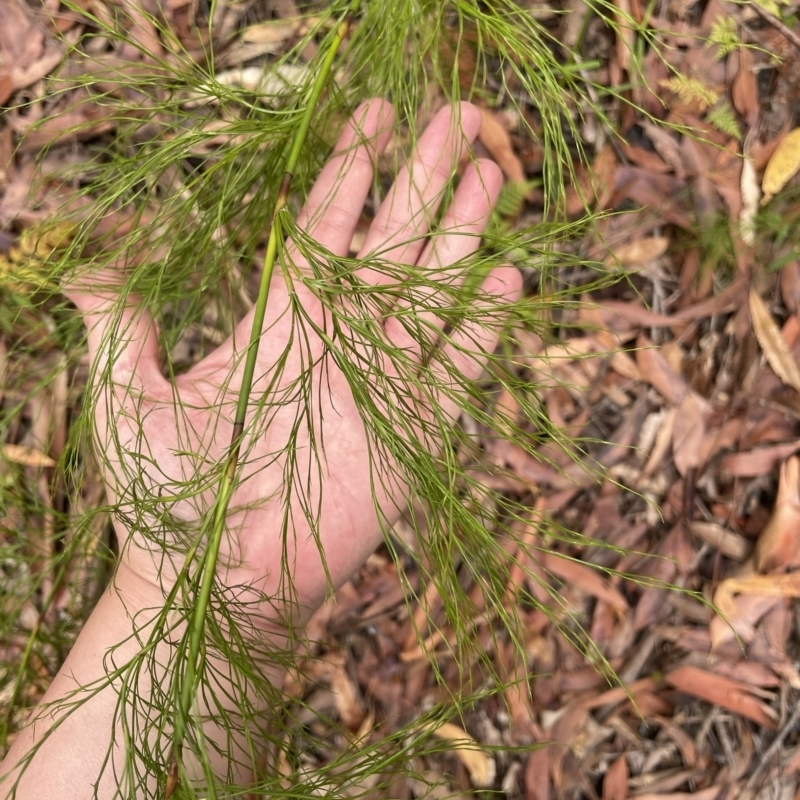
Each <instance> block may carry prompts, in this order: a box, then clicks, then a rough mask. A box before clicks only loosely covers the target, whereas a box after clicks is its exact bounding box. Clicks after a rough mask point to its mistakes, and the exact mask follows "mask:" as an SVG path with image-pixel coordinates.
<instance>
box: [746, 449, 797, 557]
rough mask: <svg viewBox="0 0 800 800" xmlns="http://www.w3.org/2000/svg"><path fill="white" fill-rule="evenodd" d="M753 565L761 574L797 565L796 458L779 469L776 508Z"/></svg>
mask: <svg viewBox="0 0 800 800" xmlns="http://www.w3.org/2000/svg"><path fill="white" fill-rule="evenodd" d="M753 565H754V566H755V568H756V570H757V571H758V572H762V573H763V572H775V571H776V570H782V569H789V568H791V567H796V566H800V458H797V456H793V457H792V458H789V459H787V460H786V461H785V462H784V463H783V465H782V466H781V473H780V483H779V485H778V497H777V499H776V500H775V508H774V509H773V511H772V516H771V517H770V518H769V521H768V522H767V524H766V525H765V526H764V530H763V531H761V535H760V536H759V537H758V540H757V541H756V546H755V550H754V551H753Z"/></svg>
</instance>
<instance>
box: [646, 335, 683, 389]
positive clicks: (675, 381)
mask: <svg viewBox="0 0 800 800" xmlns="http://www.w3.org/2000/svg"><path fill="white" fill-rule="evenodd" d="M636 346H637V347H638V350H637V351H636V365H637V366H638V367H639V370H640V371H641V373H642V378H643V379H644V380H646V381H647V382H648V383H650V384H651V385H652V386H653V388H654V389H655V390H656V391H657V392H659V394H661V396H662V397H663V398H664V399H665V400H666V401H667V402H669V403H672V404H673V405H678V404H679V403H680V402H681V401H682V400H683V398H684V397H685V396H686V394H687V392H688V391H689V387H688V386H687V385H686V382H685V381H684V380H683V378H682V377H681V376H680V375H678V373H676V372H675V370H673V369H672V367H670V365H669V362H668V361H667V359H666V357H665V356H664V354H663V353H662V352H661V350H659V349H658V348H657V347H654V346H653V344H652V343H651V342H650V341H649V340H648V339H646V338H645V337H644V336H641V337H639V339H638V341H637V342H636Z"/></svg>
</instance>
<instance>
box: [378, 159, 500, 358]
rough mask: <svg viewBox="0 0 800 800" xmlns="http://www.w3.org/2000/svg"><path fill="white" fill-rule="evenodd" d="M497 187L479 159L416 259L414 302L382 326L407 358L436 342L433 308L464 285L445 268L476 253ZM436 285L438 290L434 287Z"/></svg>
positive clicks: (495, 176)
mask: <svg viewBox="0 0 800 800" xmlns="http://www.w3.org/2000/svg"><path fill="white" fill-rule="evenodd" d="M502 186H503V174H502V172H501V171H500V168H499V167H498V166H497V165H496V164H495V163H494V162H493V161H489V160H486V159H481V160H479V161H478V162H477V163H476V164H474V165H470V166H469V167H468V168H467V171H466V172H465V173H464V177H463V178H462V179H461V183H459V185H458V189H457V190H456V193H455V197H454V198H453V202H452V204H451V205H450V208H449V209H448V210H447V213H446V214H445V215H444V219H443V220H442V224H441V231H440V232H439V233H437V234H435V236H434V238H433V239H432V241H430V242H429V243H428V245H427V246H426V248H425V250H424V252H423V253H422V256H421V257H420V260H419V266H420V267H421V268H422V269H423V270H425V271H426V275H425V277H426V279H427V280H426V282H425V283H423V284H422V285H420V286H417V287H415V289H414V296H413V298H411V299H409V300H403V301H402V302H400V303H398V305H397V310H398V313H397V315H396V316H393V317H390V318H389V320H388V321H387V323H386V335H387V337H388V339H389V341H391V342H392V344H394V345H395V346H397V347H398V348H399V349H401V350H405V351H406V352H407V355H409V356H410V357H411V358H416V359H417V360H419V358H420V357H421V353H422V351H423V350H426V351H427V350H428V349H429V346H431V345H432V344H433V343H434V342H435V338H436V332H437V330H441V329H442V328H443V327H444V319H443V318H442V315H441V314H437V312H436V308H437V307H442V306H446V305H449V304H450V303H451V302H452V299H451V298H452V296H451V295H450V291H452V290H454V289H457V288H458V286H460V285H461V284H463V282H464V280H465V278H466V275H467V273H466V271H465V270H464V269H458V270H457V271H456V272H453V271H451V270H449V269H447V268H448V267H449V266H450V265H452V264H456V263H458V262H459V261H461V260H462V259H465V258H467V257H468V256H470V255H472V254H473V253H474V252H475V251H476V250H477V249H478V246H479V245H480V235H481V234H482V233H483V232H484V230H486V225H487V224H488V222H489V218H490V217H491V213H492V209H493V208H494V204H495V203H496V202H497V197H498V195H499V194H500V189H501V188H502ZM428 270H429V271H428ZM428 281H429V282H428ZM437 284H438V285H439V286H440V287H441V288H439V289H437ZM426 309H429V310H426ZM410 312H413V313H410Z"/></svg>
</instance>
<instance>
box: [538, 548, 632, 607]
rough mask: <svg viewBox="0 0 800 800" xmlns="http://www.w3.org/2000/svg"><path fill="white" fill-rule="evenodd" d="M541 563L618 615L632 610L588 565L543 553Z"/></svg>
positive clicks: (620, 594) (605, 579)
mask: <svg viewBox="0 0 800 800" xmlns="http://www.w3.org/2000/svg"><path fill="white" fill-rule="evenodd" d="M538 561H539V563H540V564H541V565H542V566H543V567H544V568H545V569H546V570H548V571H549V572H552V573H553V575H555V576H556V577H558V578H560V579H561V580H562V581H567V582H568V583H570V584H572V585H573V586H575V588H577V589H578V590H579V591H582V592H587V593H588V594H590V595H592V596H593V597H596V598H597V599H598V600H603V601H605V602H606V603H608V604H609V605H610V606H611V607H612V608H613V609H614V610H615V611H617V612H618V613H622V614H625V613H627V612H628V611H629V610H630V607H629V606H628V601H627V600H626V599H625V597H624V595H623V594H622V592H620V591H619V589H617V588H616V587H615V586H614V585H613V584H612V583H611V581H609V580H608V579H607V578H604V577H603V576H602V575H600V574H599V573H598V572H597V571H596V570H594V569H592V568H591V567H590V566H588V565H587V564H580V563H578V562H577V561H572V560H570V559H568V558H561V557H560V556H558V555H556V554H555V553H541V554H540V555H539V556H538Z"/></svg>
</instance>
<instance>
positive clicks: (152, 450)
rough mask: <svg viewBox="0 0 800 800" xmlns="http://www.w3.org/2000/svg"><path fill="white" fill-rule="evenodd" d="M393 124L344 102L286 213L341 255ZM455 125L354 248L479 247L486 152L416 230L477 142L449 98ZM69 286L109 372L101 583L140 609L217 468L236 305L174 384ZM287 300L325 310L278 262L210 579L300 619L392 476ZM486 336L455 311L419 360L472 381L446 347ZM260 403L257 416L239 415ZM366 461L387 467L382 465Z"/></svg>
mask: <svg viewBox="0 0 800 800" xmlns="http://www.w3.org/2000/svg"><path fill="white" fill-rule="evenodd" d="M392 122H393V111H392V109H391V107H390V106H389V105H388V104H386V103H384V102H381V101H371V102H369V103H365V104H363V105H362V106H360V107H359V109H358V110H357V111H356V113H355V115H354V117H353V119H352V120H351V122H350V123H349V124H348V126H347V128H346V130H345V132H344V133H343V134H342V136H341V138H340V140H339V142H338V144H337V146H336V150H335V154H334V155H333V157H332V158H331V159H330V161H329V162H328V163H327V165H326V166H325V168H324V169H323V171H322V173H321V174H320V176H319V178H318V180H317V182H316V184H315V185H314V187H313V189H312V191H311V193H310V195H309V198H308V202H307V205H306V207H305V209H304V210H303V212H302V213H301V215H300V217H299V219H298V222H297V225H298V228H299V229H301V230H303V231H304V232H305V235H307V236H308V237H310V238H312V239H314V240H315V241H316V242H317V243H318V244H319V245H321V246H322V247H324V248H325V249H327V250H328V251H329V252H330V253H332V254H333V255H335V256H344V255H346V254H347V252H348V247H349V245H350V242H351V240H352V236H353V232H354V230H355V227H356V224H357V222H358V219H359V217H360V215H361V213H362V209H363V205H364V202H365V200H366V197H367V193H368V191H369V189H370V187H371V185H372V180H373V161H374V159H375V156H376V155H377V154H378V153H379V152H381V151H382V150H383V149H384V148H385V147H386V145H387V143H388V141H389V138H390V135H391V127H392ZM458 125H459V120H458V117H457V116H454V114H453V112H452V110H450V109H445V110H443V111H441V112H439V113H438V114H437V115H436V116H435V118H434V119H433V120H432V122H431V123H430V125H429V126H428V128H427V130H426V131H425V133H424V134H423V136H422V137H421V138H420V140H419V142H418V144H417V148H416V152H415V154H414V157H413V159H412V161H411V163H410V165H409V166H410V168H409V167H406V168H404V169H403V170H402V171H401V172H400V174H399V175H398V178H397V180H396V181H395V183H394V186H393V187H392V190H391V191H390V193H389V194H388V196H387V197H386V199H385V201H384V202H383V204H382V205H381V207H380V209H379V211H378V213H377V215H376V218H375V220H374V222H373V223H372V225H371V227H370V229H369V232H368V234H367V237H366V241H365V242H364V245H363V247H362V248H361V252H360V253H359V259H365V258H366V257H368V256H369V255H370V254H375V253H379V255H380V258H381V259H385V260H387V261H391V262H393V263H400V264H407V265H410V266H413V267H414V268H415V269H417V270H419V269H420V268H425V269H429V270H430V277H431V278H433V279H436V277H437V274H440V273H442V271H443V270H445V268H446V267H447V266H449V265H451V264H453V263H455V262H457V261H459V260H461V259H463V258H465V257H467V256H469V255H470V254H471V253H472V252H473V251H474V250H475V249H476V248H477V246H478V244H479V237H480V234H481V233H482V232H483V230H484V228H485V226H486V224H487V222H488V219H489V215H490V213H491V209H492V207H493V205H494V202H495V201H496V198H497V195H498V193H499V190H500V187H501V185H502V176H501V174H500V171H499V169H498V168H497V166H496V165H495V164H493V163H492V162H489V161H478V162H477V163H476V164H473V165H470V166H469V167H468V168H467V170H466V172H465V174H464V176H463V178H462V179H461V181H460V184H459V186H458V188H457V190H456V192H455V195H454V197H453V200H452V203H451V204H450V206H449V208H448V209H447V210H446V212H445V214H444V216H443V218H442V222H441V224H440V225H439V228H438V230H439V233H438V234H437V235H436V236H434V237H432V238H431V237H426V234H427V233H428V231H429V225H430V221H431V219H432V218H433V217H434V216H435V214H436V211H437V208H438V206H439V203H440V201H441V198H442V194H443V191H444V189H445V187H446V184H447V182H448V181H449V179H450V175H451V172H452V167H453V165H454V164H455V163H457V162H458V160H459V159H460V157H461V155H462V153H463V152H464V151H465V150H466V148H467V147H468V146H469V143H471V142H472V141H473V140H474V139H475V137H476V136H477V133H478V129H479V127H480V114H479V112H478V111H477V109H476V108H475V107H474V106H471V105H470V104H467V103H462V104H461V107H460V127H461V130H460V131H459V130H458ZM287 257H288V259H290V260H291V261H292V262H293V263H294V265H295V266H296V268H297V269H300V270H304V269H308V268H309V263H308V261H306V260H305V259H304V258H303V257H302V256H301V255H300V253H299V252H298V248H297V247H295V246H294V245H292V244H290V245H289V246H288V249H287ZM359 277H360V278H361V279H362V280H363V281H365V282H366V283H369V284H380V283H381V282H385V281H386V280H387V278H386V276H385V275H384V274H383V273H381V272H380V271H377V270H374V269H371V268H368V267H363V268H362V269H361V270H360V271H359ZM520 287H521V281H520V276H519V274H518V272H517V271H516V270H515V269H512V268H502V269H497V270H495V271H494V272H492V273H491V274H490V275H489V277H488V278H487V279H486V281H485V283H484V285H483V295H484V300H483V301H481V300H478V301H477V302H485V301H486V297H487V296H494V297H495V298H496V299H495V301H494V302H495V304H496V303H498V302H502V301H503V300H509V301H510V300H513V299H515V298H516V297H518V295H519V293H520ZM292 292H294V293H295V294H294V296H292ZM67 294H68V296H69V297H70V299H71V300H73V302H74V303H75V304H76V305H77V306H78V308H79V309H80V311H81V313H82V314H83V316H84V319H85V321H86V325H87V327H88V329H89V350H90V355H91V358H92V360H93V363H94V365H95V374H96V375H98V376H102V375H104V374H106V375H108V376H110V382H108V383H102V382H100V383H98V385H99V386H101V388H102V391H101V392H99V393H98V395H97V398H96V409H95V419H96V440H97V441H96V444H97V447H98V451H99V452H100V453H101V454H102V456H103V461H104V477H105V480H106V482H107V485H108V489H109V492H110V494H111V501H112V502H113V503H114V504H115V505H116V507H117V509H118V512H117V514H116V517H115V527H116V531H117V534H118V537H119V541H120V550H121V553H122V555H121V560H120V565H119V571H118V575H117V580H118V581H124V582H127V584H128V587H129V594H130V587H131V586H133V587H134V588H133V594H134V596H138V597H141V600H142V603H143V604H144V605H147V604H150V605H156V604H157V603H158V601H159V600H162V601H163V598H164V596H165V595H166V593H167V592H168V591H169V590H170V589H171V588H172V585H173V583H174V581H175V579H176V575H177V573H178V571H179V570H180V568H181V566H182V564H183V560H184V558H185V553H186V552H187V550H188V548H189V546H190V544H191V542H192V541H193V540H194V538H196V537H197V535H198V532H199V531H200V530H201V524H202V520H203V517H204V515H205V514H206V513H207V512H208V510H209V508H210V507H211V506H212V504H213V500H214V492H215V490H216V484H217V481H216V480H214V481H209V480H207V479H206V476H208V475H209V474H211V473H213V474H215V475H216V474H217V473H215V472H213V465H215V464H219V463H221V462H223V461H224V459H225V457H226V454H227V451H228V448H229V446H230V441H231V433H232V427H233V425H232V419H233V411H234V405H235V401H236V396H237V393H238V390H239V387H240V385H241V382H242V367H243V358H242V355H243V349H244V346H245V345H244V343H246V342H247V341H248V338H249V334H250V329H251V326H252V312H251V314H248V315H247V316H246V317H245V318H244V319H243V320H242V321H241V323H240V324H239V325H238V326H237V329H236V331H235V334H234V336H233V337H231V338H230V339H229V340H228V341H227V342H225V343H224V344H223V345H221V346H220V347H219V348H218V349H217V350H216V351H215V352H213V353H212V354H211V355H209V356H208V357H207V358H205V359H204V360H203V361H201V362H200V363H198V364H197V365H196V366H194V367H193V368H192V369H191V370H190V371H189V372H188V373H186V374H184V375H181V376H180V377H178V378H177V379H176V380H175V381H174V383H173V382H171V381H168V380H166V379H165V378H164V377H163V376H162V374H161V371H160V368H159V354H158V346H157V334H156V329H155V325H154V322H153V320H152V319H151V318H150V317H149V316H148V315H147V313H145V312H144V311H142V310H141V309H140V308H137V306H136V303H135V302H134V301H133V300H131V301H130V302H129V304H128V305H127V306H126V307H125V308H124V309H122V311H119V304H118V299H117V298H116V296H115V294H114V292H113V290H112V289H110V288H97V284H95V285H94V286H93V287H91V288H90V289H86V288H78V287H76V286H73V287H71V288H69V289H68V290H67ZM293 303H294V304H295V305H294V306H293ZM298 305H299V306H300V307H302V311H303V314H304V315H305V317H306V319H307V320H310V321H311V322H312V323H313V324H316V325H318V326H319V328H320V329H325V328H326V325H327V324H328V323H329V322H330V311H329V310H328V309H326V307H325V305H324V304H323V303H322V302H321V301H320V298H319V297H318V296H317V295H316V294H315V293H314V291H312V289H311V288H309V286H308V285H306V284H304V283H303V282H302V281H294V282H293V283H291V284H290V283H288V282H287V281H286V280H285V279H284V277H282V276H281V274H280V270H279V269H276V274H275V276H274V278H273V281H272V285H271V289H270V297H269V303H268V306H267V315H266V319H265V322H264V326H263V335H262V338H261V342H260V349H259V356H258V363H257V367H256V379H255V382H254V385H253V389H252V392H251V404H250V407H249V411H248V426H247V427H246V430H245V436H244V439H243V444H242V460H241V463H242V469H241V472H240V477H239V480H238V482H237V487H236V489H235V491H234V494H233V496H232V500H231V504H230V512H229V514H228V517H227V528H228V538H227V540H226V541H225V542H224V544H223V549H222V552H221V558H220V561H219V566H218V568H217V577H218V580H219V583H220V584H221V586H222V587H225V588H224V591H225V592H226V593H227V594H229V595H230V597H231V599H233V598H236V599H238V600H247V601H252V600H253V598H256V597H259V598H275V597H277V599H278V600H280V604H283V603H284V602H286V598H288V597H289V596H291V597H292V598H293V600H294V601H296V602H297V603H298V604H299V607H300V609H301V613H302V615H303V616H306V615H308V614H310V613H311V612H312V611H313V610H314V609H315V608H316V607H317V606H318V604H319V603H320V602H321V601H322V599H323V598H324V596H325V593H326V591H327V588H328V586H329V582H330V583H332V584H333V586H334V587H338V586H339V585H340V584H341V583H343V582H344V581H345V580H346V579H347V578H348V577H349V576H350V575H351V574H352V572H353V571H354V570H355V569H357V568H358V566H359V565H360V564H361V563H363V561H364V560H365V558H366V557H367V556H368V555H369V553H371V552H372V551H373V550H374V549H375V548H376V547H377V545H378V544H379V542H380V539H381V525H380V520H379V514H382V515H384V516H385V517H386V518H387V519H388V520H389V521H392V519H393V518H396V516H397V514H398V513H399V512H398V511H397V508H398V507H401V506H402V503H403V496H404V495H403V491H404V489H403V486H402V481H401V480H398V481H396V482H395V483H394V484H393V485H392V484H391V483H389V482H382V481H376V480H375V463H374V458H373V457H372V454H371V450H370V442H369V437H368V434H367V431H366V430H365V427H364V422H363V419H362V414H361V410H360V409H359V405H358V403H357V402H356V399H355V398H354V396H353V387H352V384H351V383H350V382H349V381H348V379H347V376H346V375H345V374H344V373H343V372H342V371H341V369H339V368H338V366H337V364H336V363H335V359H333V358H331V357H330V354H329V353H328V354H327V355H326V344H325V342H324V340H323V338H322V337H321V336H319V335H318V334H316V333H315V332H314V330H313V329H310V328H306V330H305V332H304V334H303V335H298V330H297V319H296V309H297V307H298ZM424 314H425V316H426V320H425V323H426V324H427V325H429V326H431V327H433V326H437V325H438V326H439V327H440V328H441V326H442V325H443V322H442V321H441V320H439V319H438V318H437V317H436V314H435V313H434V312H433V311H432V310H429V311H425V312H424ZM383 327H384V332H385V337H386V340H387V341H388V342H389V343H390V344H391V345H392V346H393V347H396V348H398V349H401V350H402V351H403V352H404V353H405V354H406V356H407V357H408V358H410V359H412V360H413V359H415V358H416V359H418V360H420V359H422V358H423V354H422V353H421V352H420V345H419V344H418V343H417V342H415V341H414V337H412V336H411V334H410V333H409V330H408V327H407V326H404V325H403V324H402V323H401V321H400V320H399V319H398V317H396V316H389V317H388V318H387V321H386V322H385V323H384V325H383ZM496 339H497V333H496V331H495V330H494V329H493V326H492V325H487V324H479V322H478V321H477V320H475V319H472V321H470V320H468V321H466V322H465V323H464V324H463V325H462V326H461V327H460V328H459V329H458V330H456V331H455V332H453V333H452V335H451V339H450V341H448V342H441V343H440V344H441V346H442V350H441V352H440V353H439V354H438V355H437V353H436V351H434V356H433V358H434V361H433V362H432V368H433V369H434V370H435V369H436V365H437V361H439V363H442V362H443V361H444V360H447V362H448V363H449V364H450V367H449V368H450V370H452V369H453V366H455V368H456V369H457V370H459V371H460V372H461V374H462V375H463V377H464V378H465V379H467V380H470V379H475V378H477V377H478V376H479V374H480V370H481V366H482V365H481V361H480V359H478V358H470V357H467V356H466V355H465V353H464V352H462V351H461V349H460V347H459V345H462V346H464V347H465V348H466V349H469V350H471V351H475V350H477V351H481V350H483V351H485V352H491V351H492V349H493V348H494V346H495V344H496ZM287 343H288V344H287ZM363 348H364V350H365V356H366V357H368V358H370V359H374V357H375V354H374V353H372V354H370V353H366V348H367V346H366V345H364V346H363ZM378 358H380V359H382V360H381V361H380V362H379V367H383V368H384V369H385V371H386V372H387V373H389V374H390V375H392V376H393V377H394V378H395V381H396V384H395V385H397V386H398V387H399V388H400V389H402V391H403V392H404V394H405V395H406V396H414V395H415V393H416V394H418V391H417V390H416V389H415V387H413V386H402V387H400V384H402V383H403V378H402V375H400V374H398V372H397V369H396V365H394V364H393V363H391V359H389V358H388V357H387V356H386V355H385V354H380V353H379V354H378ZM301 378H302V379H303V380H305V381H308V380H310V384H308V383H306V384H305V385H310V386H311V387H312V388H311V389H310V390H307V391H306V392H305V393H304V394H303V393H299V389H298V387H300V385H301V384H300V382H299V381H300V379H301ZM420 399H421V398H420ZM388 400H389V401H391V398H389V399H388ZM433 400H434V401H435V402H436V403H437V405H438V407H439V409H440V411H441V413H442V414H444V415H445V416H446V417H447V418H448V419H451V420H452V419H453V418H454V417H455V416H456V414H457V410H458V409H457V403H456V402H455V399H454V398H453V396H452V395H450V394H447V393H441V394H440V395H439V396H437V397H434V398H433ZM384 402H386V400H384ZM426 402H428V403H429V402H430V398H428V399H427V400H426ZM259 408H260V409H261V410H260V421H257V422H253V420H255V419H257V418H258V417H259V414H258V413H257V410H258V409H259ZM423 413H424V412H423ZM382 467H383V468H384V469H385V470H386V471H388V472H390V471H391V470H392V465H387V464H383V465H382ZM165 515H169V516H170V517H171V519H172V520H173V521H177V523H178V527H179V530H180V531H181V533H177V534H176V532H175V530H174V528H175V526H174V524H173V523H169V524H167V523H166V522H164V520H165ZM321 553H322V554H324V560H323V557H322V555H321ZM289 585H291V593H290V592H289V590H288V586H289ZM276 605H278V604H277V603H276ZM269 608H270V604H269V603H268V602H267V601H266V600H265V602H264V603H263V604H262V605H261V608H260V610H259V612H258V614H260V615H261V616H262V617H263V618H265V619H270V618H274V614H275V612H273V611H271V610H268V609H269ZM254 616H257V615H256V614H255V611H254Z"/></svg>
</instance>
